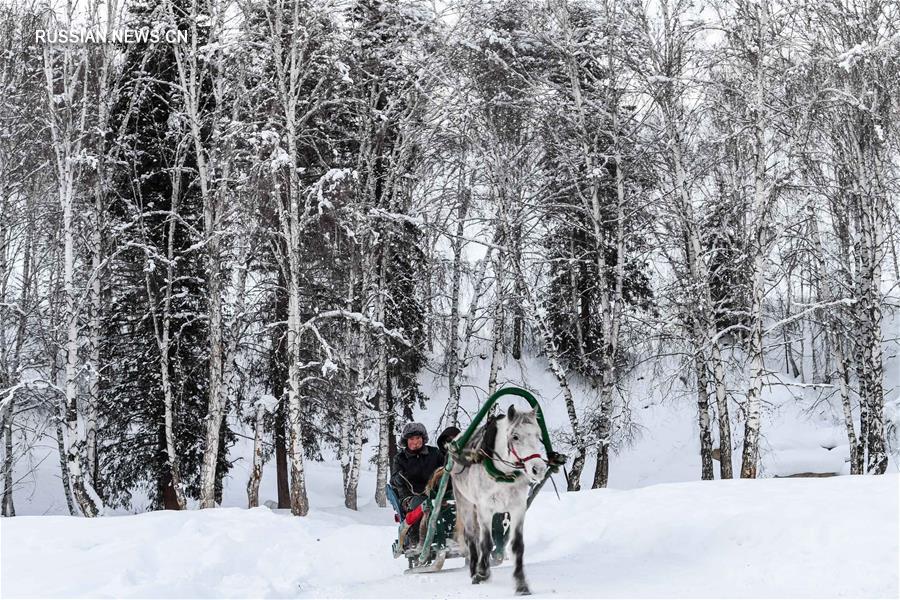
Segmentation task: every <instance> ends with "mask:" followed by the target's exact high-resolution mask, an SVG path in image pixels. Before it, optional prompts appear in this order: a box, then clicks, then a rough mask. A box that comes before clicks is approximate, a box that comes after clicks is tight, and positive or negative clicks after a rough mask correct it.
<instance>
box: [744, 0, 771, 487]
mask: <svg viewBox="0 0 900 600" xmlns="http://www.w3.org/2000/svg"><path fill="white" fill-rule="evenodd" d="M756 11H757V19H756V28H757V31H756V39H757V43H758V45H759V49H758V52H757V53H756V56H755V58H754V61H755V64H754V67H755V90H754V93H755V97H754V103H753V106H752V111H753V116H754V127H753V138H754V143H753V159H754V168H753V185H754V194H753V197H754V210H753V218H754V219H755V220H756V224H755V226H754V230H755V235H754V239H753V289H752V292H751V300H750V319H751V326H750V348H749V355H750V388H749V390H748V392H747V410H746V413H747V420H746V421H745V423H744V449H743V454H742V456H741V477H742V478H745V479H746V478H751V479H752V478H755V477H756V471H757V467H758V462H759V426H760V403H761V401H762V398H761V397H762V388H763V377H764V375H765V374H764V372H763V352H764V347H763V333H762V326H763V299H764V294H765V276H766V267H767V265H768V260H767V258H768V257H767V254H768V248H769V243H770V242H769V239H768V237H769V222H770V217H769V210H768V201H767V196H768V193H769V192H768V190H767V185H766V145H765V131H764V128H763V127H764V123H765V118H766V117H765V100H764V98H765V96H764V94H765V84H766V82H765V77H764V70H765V69H764V67H765V65H764V52H765V50H764V45H765V38H766V37H767V36H768V35H769V25H768V17H769V14H768V11H769V6H768V3H767V2H762V3H761V4H758V5H756Z"/></svg>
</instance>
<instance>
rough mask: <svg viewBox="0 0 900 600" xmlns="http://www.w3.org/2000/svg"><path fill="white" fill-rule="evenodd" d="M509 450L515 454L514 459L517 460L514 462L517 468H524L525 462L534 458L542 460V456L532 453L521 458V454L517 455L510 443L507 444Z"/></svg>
mask: <svg viewBox="0 0 900 600" xmlns="http://www.w3.org/2000/svg"><path fill="white" fill-rule="evenodd" d="M509 451H510V452H512V455H513V456H515V457H516V460H517V461H518V462H516V467H517V468H521V469H524V468H525V463H526V462H528V461H529V460H532V459H534V458H540V459H541V460H544V457H543V456H541V455H540V454H532V455H531V456H526V457H525V458H522V457H521V456H519V453H518V452H516V449H515V448H513V446H512V444H510V445H509ZM545 462H546V461H545Z"/></svg>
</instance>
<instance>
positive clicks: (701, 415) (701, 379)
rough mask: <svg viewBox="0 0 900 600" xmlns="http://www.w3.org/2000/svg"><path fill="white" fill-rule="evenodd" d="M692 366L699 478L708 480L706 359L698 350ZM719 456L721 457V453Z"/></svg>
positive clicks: (709, 442)
mask: <svg viewBox="0 0 900 600" xmlns="http://www.w3.org/2000/svg"><path fill="white" fill-rule="evenodd" d="M694 368H695V370H696V372H697V413H698V416H697V421H698V424H699V426H700V478H701V479H704V480H709V479H715V477H714V475H713V462H712V433H711V431H710V419H709V384H708V379H709V377H708V375H707V372H706V361H705V360H704V359H703V355H702V354H700V353H699V352H698V353H697V354H696V355H695V356H694ZM719 456H720V459H721V453H720V455H719Z"/></svg>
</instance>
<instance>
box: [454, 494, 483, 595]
mask: <svg viewBox="0 0 900 600" xmlns="http://www.w3.org/2000/svg"><path fill="white" fill-rule="evenodd" d="M456 528H457V535H458V536H460V537H461V540H460V546H461V547H463V548H466V549H467V550H468V552H469V557H468V560H469V576H470V577H471V578H472V583H479V581H478V580H476V579H475V569H476V567H477V566H478V544H477V539H478V516H477V514H476V513H475V507H474V506H472V504H471V503H470V502H468V501H467V500H466V499H465V498H463V496H462V494H457V497H456Z"/></svg>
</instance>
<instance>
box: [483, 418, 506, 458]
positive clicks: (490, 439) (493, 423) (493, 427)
mask: <svg viewBox="0 0 900 600" xmlns="http://www.w3.org/2000/svg"><path fill="white" fill-rule="evenodd" d="M505 418H506V415H494V416H493V417H491V418H489V419H488V420H487V423H485V424H484V430H483V431H484V435H483V437H482V438H481V444H480V445H479V448H478V449H479V450H480V452H479V453H478V458H477V459H476V462H481V461H482V460H484V459H485V457H486V456H493V455H494V446H496V445H497V421H499V420H500V419H505Z"/></svg>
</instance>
